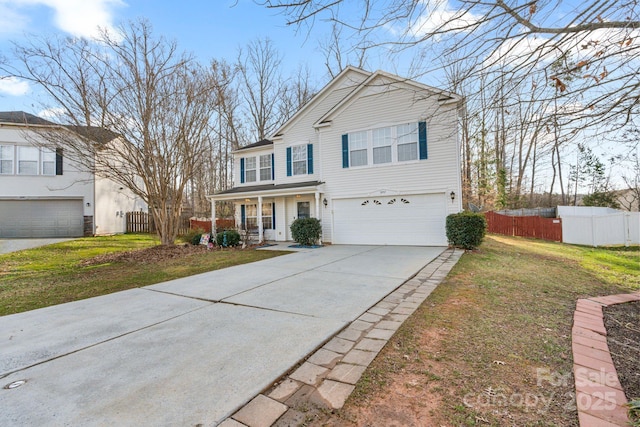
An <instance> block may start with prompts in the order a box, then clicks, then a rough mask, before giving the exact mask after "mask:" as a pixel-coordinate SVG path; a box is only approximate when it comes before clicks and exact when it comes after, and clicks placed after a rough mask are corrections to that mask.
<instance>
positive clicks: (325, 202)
mask: <svg viewBox="0 0 640 427" xmlns="http://www.w3.org/2000/svg"><path fill="white" fill-rule="evenodd" d="M322 204H323V205H324V207H325V208H326V207H327V205H328V204H329V202H327V198H326V197H325V198H324V199H322Z"/></svg>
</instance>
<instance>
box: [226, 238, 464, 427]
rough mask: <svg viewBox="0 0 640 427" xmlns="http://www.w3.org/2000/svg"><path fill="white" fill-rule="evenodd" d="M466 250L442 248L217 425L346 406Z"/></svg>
mask: <svg viewBox="0 0 640 427" xmlns="http://www.w3.org/2000/svg"><path fill="white" fill-rule="evenodd" d="M463 253H464V251H463V250H459V249H447V250H446V251H444V252H443V253H442V254H440V256H439V257H437V258H436V259H434V260H433V261H431V262H430V263H429V264H427V265H426V266H425V267H423V268H422V270H420V271H419V272H418V273H417V274H416V275H415V276H413V277H412V278H411V279H409V280H407V281H406V282H404V283H403V284H402V285H400V286H399V287H398V288H396V290H394V291H393V292H391V293H390V294H389V295H387V296H386V297H385V298H383V299H382V300H381V301H379V302H378V303H377V304H376V305H374V306H373V307H371V308H370V309H369V310H367V312H366V313H364V314H363V315H361V316H360V317H359V318H358V319H356V320H355V321H353V322H351V323H350V324H349V325H348V326H346V327H345V328H344V329H343V330H342V331H340V333H338V334H337V335H335V336H334V337H333V338H331V339H330V340H329V341H328V342H327V343H326V344H324V346H322V347H321V348H319V349H318V350H316V351H315V352H314V353H313V354H311V356H309V357H308V358H307V359H306V360H305V361H304V362H302V363H301V364H300V365H299V366H298V368H297V369H295V370H294V371H293V372H291V373H289V374H288V375H285V377H284V378H281V379H280V381H278V382H277V383H276V384H275V385H274V386H273V387H271V388H269V389H268V390H266V391H265V392H263V393H261V394H259V395H258V396H256V397H255V398H254V399H253V400H251V401H250V402H249V403H247V404H246V405H245V406H243V407H242V408H240V410H238V411H237V412H236V413H235V414H233V415H232V416H231V417H230V418H227V419H226V420H224V421H223V422H222V423H221V424H220V425H219V426H220V427H241V426H248V427H270V426H289V425H298V424H300V423H302V422H304V419H305V416H306V415H305V414H304V412H302V411H301V410H300V409H302V408H305V407H308V406H309V405H314V406H317V407H321V408H328V409H339V408H342V406H343V405H344V403H345V401H346V400H347V398H348V397H349V395H350V394H351V392H352V391H353V390H354V388H355V384H356V383H357V382H358V380H359V379H360V377H361V376H362V374H363V373H364V371H365V369H366V368H367V366H369V364H370V363H371V362H372V361H373V359H375V357H376V356H377V355H378V353H379V352H380V350H382V348H383V347H384V346H385V345H386V344H387V342H388V341H389V340H390V339H391V337H392V336H393V334H394V333H395V331H396V330H398V328H399V327H400V326H401V325H402V323H403V322H404V321H405V320H407V318H409V316H411V314H413V312H414V311H416V309H417V308H418V307H420V305H421V304H422V302H424V300H425V299H426V298H427V297H428V296H429V294H430V293H431V292H432V291H433V290H434V289H435V288H436V287H437V286H438V285H439V284H440V283H441V282H442V281H443V280H444V279H445V277H447V274H449V271H451V269H452V268H453V266H454V265H455V264H456V263H457V262H458V260H459V259H460V257H461V256H462V254H463Z"/></svg>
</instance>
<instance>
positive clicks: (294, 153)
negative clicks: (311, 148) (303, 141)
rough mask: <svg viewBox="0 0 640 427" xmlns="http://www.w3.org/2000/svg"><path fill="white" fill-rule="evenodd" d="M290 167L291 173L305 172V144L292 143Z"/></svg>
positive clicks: (302, 173)
mask: <svg viewBox="0 0 640 427" xmlns="http://www.w3.org/2000/svg"><path fill="white" fill-rule="evenodd" d="M291 169H292V172H293V175H306V174H307V146H306V145H294V146H293V147H291Z"/></svg>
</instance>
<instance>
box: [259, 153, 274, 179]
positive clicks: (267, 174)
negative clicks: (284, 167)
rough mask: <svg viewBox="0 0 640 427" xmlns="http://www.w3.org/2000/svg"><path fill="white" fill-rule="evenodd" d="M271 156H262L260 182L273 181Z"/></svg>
mask: <svg viewBox="0 0 640 427" xmlns="http://www.w3.org/2000/svg"><path fill="white" fill-rule="evenodd" d="M272 167H273V165H272V164H271V154H264V155H262V156H260V181H271V176H272V175H271V168H272Z"/></svg>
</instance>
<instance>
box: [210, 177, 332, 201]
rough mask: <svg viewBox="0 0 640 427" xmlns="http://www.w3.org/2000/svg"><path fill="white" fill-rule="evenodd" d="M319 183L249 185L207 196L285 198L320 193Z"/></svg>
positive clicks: (228, 198) (231, 198) (216, 198)
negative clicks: (304, 193) (293, 195)
mask: <svg viewBox="0 0 640 427" xmlns="http://www.w3.org/2000/svg"><path fill="white" fill-rule="evenodd" d="M322 184H324V183H323V182H321V181H305V182H293V183H289V184H278V185H276V184H264V185H249V186H245V187H233V188H230V189H228V190H224V191H221V192H219V193H216V194H214V195H211V196H209V199H210V200H233V199H238V198H244V197H257V196H287V195H291V194H298V193H302V192H307V193H309V192H316V191H320V188H318V187H319V186H321V185H322Z"/></svg>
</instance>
